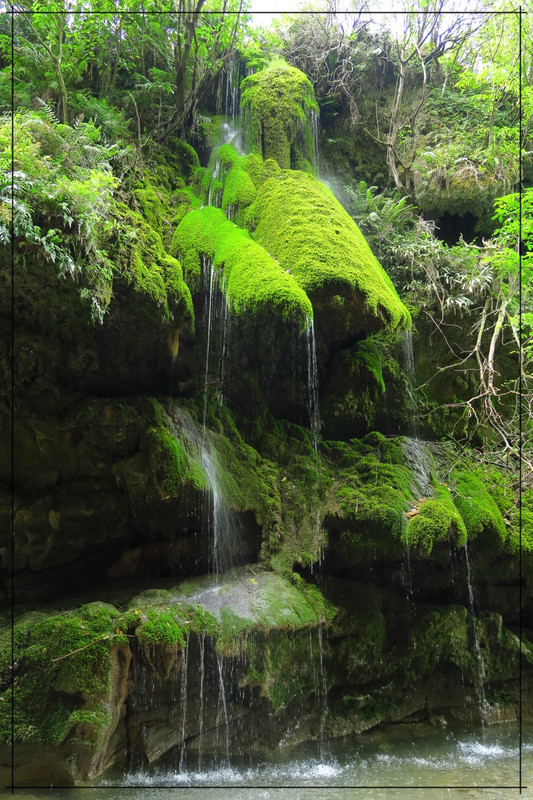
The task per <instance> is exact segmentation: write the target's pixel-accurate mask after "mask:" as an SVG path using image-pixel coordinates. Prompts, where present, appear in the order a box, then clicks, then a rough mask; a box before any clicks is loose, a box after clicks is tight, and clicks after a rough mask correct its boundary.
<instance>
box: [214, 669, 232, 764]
mask: <svg viewBox="0 0 533 800" xmlns="http://www.w3.org/2000/svg"><path fill="white" fill-rule="evenodd" d="M216 659H217V666H218V679H219V696H218V709H217V728H219V726H220V712H221V711H222V713H223V714H224V730H225V732H226V757H227V763H228V766H229V759H230V754H229V727H228V708H227V705H226V690H225V688H224V676H223V674H222V656H221V654H220V653H217V654H216Z"/></svg>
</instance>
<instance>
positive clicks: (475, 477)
mask: <svg viewBox="0 0 533 800" xmlns="http://www.w3.org/2000/svg"><path fill="white" fill-rule="evenodd" d="M490 477H492V478H494V470H491V476H487V475H486V474H485V473H484V471H483V469H479V468H478V469H477V470H468V471H466V470H457V471H455V472H454V473H453V479H454V481H455V486H456V496H455V497H454V503H455V506H456V508H457V510H458V511H459V513H460V514H461V517H462V518H463V521H464V523H465V525H466V530H467V533H468V537H469V538H474V537H476V536H479V535H480V534H481V533H483V532H484V531H487V530H492V531H494V532H495V533H497V534H498V536H499V537H500V539H501V540H502V542H504V541H505V540H506V539H507V535H508V531H507V529H506V526H505V522H504V520H503V516H502V512H501V511H500V508H499V507H498V503H497V502H496V500H495V499H494V497H493V496H492V494H491V491H490V486H491V481H490ZM487 478H489V480H487ZM501 499H503V498H500V500H501Z"/></svg>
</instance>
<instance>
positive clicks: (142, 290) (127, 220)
mask: <svg viewBox="0 0 533 800" xmlns="http://www.w3.org/2000/svg"><path fill="white" fill-rule="evenodd" d="M113 255H114V269H115V272H116V275H117V278H118V279H119V280H121V281H123V282H124V283H126V284H129V285H131V286H133V288H134V290H135V292H136V293H138V294H139V295H141V296H142V297H143V298H144V299H145V300H146V299H149V300H150V301H151V304H152V307H153V308H154V309H155V316H156V317H157V318H158V320H160V321H162V322H165V323H168V322H174V324H175V327H180V328H185V329H191V328H192V326H193V322H194V312H193V306H192V298H191V293H190V291H189V288H188V287H187V285H186V284H185V282H184V281H183V276H182V270H181V265H180V263H179V261H177V260H176V259H175V258H172V257H171V256H169V255H168V254H167V253H166V252H165V251H164V249H163V245H162V243H161V237H160V236H159V234H158V233H157V232H156V231H155V230H153V229H152V228H151V227H150V226H149V225H148V224H147V223H146V222H145V221H144V219H143V217H142V216H141V215H140V214H138V213H137V212H135V211H131V209H129V208H128V207H127V206H125V205H124V204H118V207H117V219H116V245H115V248H114V253H113ZM152 313H154V312H152Z"/></svg>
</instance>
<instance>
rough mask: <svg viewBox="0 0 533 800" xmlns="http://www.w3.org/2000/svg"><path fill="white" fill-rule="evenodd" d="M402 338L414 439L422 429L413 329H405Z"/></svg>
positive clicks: (410, 431) (410, 432) (410, 433)
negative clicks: (417, 393)
mask: <svg viewBox="0 0 533 800" xmlns="http://www.w3.org/2000/svg"><path fill="white" fill-rule="evenodd" d="M402 340H403V356H404V368H405V375H406V377H407V395H408V401H409V411H410V415H411V416H410V430H409V435H410V436H412V437H413V438H414V439H418V436H419V431H420V412H419V408H418V401H417V398H416V368H415V357H414V350H413V334H412V332H411V329H409V330H408V331H403V333H402Z"/></svg>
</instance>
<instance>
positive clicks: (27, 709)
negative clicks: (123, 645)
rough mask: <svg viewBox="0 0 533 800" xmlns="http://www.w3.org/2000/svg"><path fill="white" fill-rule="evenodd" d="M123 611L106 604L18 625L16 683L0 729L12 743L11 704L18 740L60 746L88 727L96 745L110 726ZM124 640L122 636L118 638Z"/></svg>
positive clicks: (4, 643)
mask: <svg viewBox="0 0 533 800" xmlns="http://www.w3.org/2000/svg"><path fill="white" fill-rule="evenodd" d="M117 614H118V612H117V611H116V609H115V608H113V607H112V606H109V605H107V604H104V603H90V604H88V605H85V606H83V607H81V608H79V609H77V610H76V611H70V612H65V613H58V614H51V615H48V614H45V613H40V612H30V613H27V614H24V615H22V616H21V617H20V618H19V619H17V620H16V622H15V627H14V662H16V672H15V674H14V676H13V682H12V684H11V685H10V686H9V687H8V688H7V689H5V691H4V693H3V700H2V703H1V704H0V714H1V715H2V724H1V726H0V728H1V730H2V735H3V742H4V743H5V744H7V743H9V741H10V727H11V725H10V716H11V703H12V702H13V703H14V708H15V728H14V737H15V741H17V742H36V743H45V744H60V743H61V742H63V741H65V740H66V738H67V737H68V735H69V734H70V735H71V736H72V735H75V728H76V725H77V724H78V723H81V722H83V723H85V724H86V725H88V728H87V727H86V728H85V734H84V738H85V741H86V743H87V744H89V745H91V746H97V745H98V744H99V743H100V741H101V739H102V737H103V736H105V734H106V732H107V728H108V726H109V722H110V707H109V701H110V697H111V691H112V661H111V648H112V646H113V645H114V643H115V636H114V621H115V619H116V617H117ZM117 641H119V642H120V638H118V640H117ZM10 651H11V628H10V626H8V627H5V628H3V629H2V633H1V645H0V658H1V663H0V671H1V673H2V674H6V670H7V669H8V665H9V663H10V656H11V652H10Z"/></svg>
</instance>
